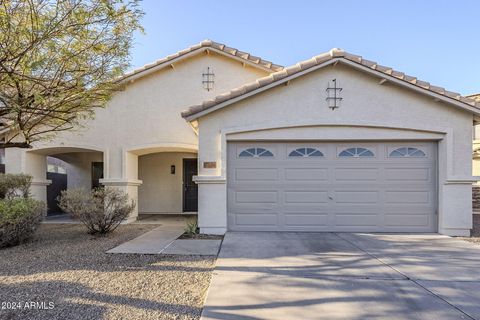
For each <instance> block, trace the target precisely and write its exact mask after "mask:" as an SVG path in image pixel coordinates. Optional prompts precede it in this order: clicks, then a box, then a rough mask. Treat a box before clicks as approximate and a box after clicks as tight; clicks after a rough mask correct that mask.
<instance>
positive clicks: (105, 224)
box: [58, 188, 135, 234]
mask: <svg viewBox="0 0 480 320" xmlns="http://www.w3.org/2000/svg"><path fill="white" fill-rule="evenodd" d="M58 203H59V207H60V208H61V209H62V210H63V211H64V212H67V213H69V214H70V215H72V217H73V218H75V219H78V220H80V221H81V222H82V223H83V224H84V225H85V226H86V227H87V228H88V230H89V233H91V234H94V233H100V234H105V233H108V232H111V231H113V230H115V229H116V228H117V227H118V225H119V224H120V223H121V222H122V221H123V220H124V219H125V218H126V217H128V215H129V214H130V213H132V211H133V210H134V209H135V202H134V201H133V200H131V201H129V200H128V196H127V195H126V194H125V193H123V192H121V191H120V190H118V189H113V188H101V189H95V190H92V191H87V190H83V189H72V190H66V191H62V194H61V196H60V197H59V199H58Z"/></svg>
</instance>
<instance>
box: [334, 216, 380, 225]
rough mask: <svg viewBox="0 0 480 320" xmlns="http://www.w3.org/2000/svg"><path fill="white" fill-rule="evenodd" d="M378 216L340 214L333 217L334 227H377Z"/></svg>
mask: <svg viewBox="0 0 480 320" xmlns="http://www.w3.org/2000/svg"><path fill="white" fill-rule="evenodd" d="M378 221H379V219H378V214H358V213H356V212H354V213H350V214H348V213H341V214H336V215H335V225H336V226H341V227H355V226H363V227H367V226H369V227H377V226H378Z"/></svg>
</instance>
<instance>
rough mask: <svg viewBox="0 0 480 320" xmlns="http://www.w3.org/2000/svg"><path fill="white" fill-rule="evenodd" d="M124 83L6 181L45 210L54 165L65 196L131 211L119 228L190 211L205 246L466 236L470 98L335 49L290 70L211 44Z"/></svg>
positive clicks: (17, 161) (479, 115)
mask: <svg viewBox="0 0 480 320" xmlns="http://www.w3.org/2000/svg"><path fill="white" fill-rule="evenodd" d="M119 81H121V82H122V84H123V90H122V91H120V92H118V93H117V94H115V95H114V97H113V98H112V100H111V101H110V102H109V103H108V104H107V106H106V108H104V109H98V110H97V112H96V116H95V119H93V120H88V121H87V122H86V123H85V126H84V127H83V128H79V129H78V130H75V131H69V132H64V133H61V134H58V135H57V136H56V137H55V138H54V139H53V140H51V141H44V142H42V143H37V144H36V145H35V147H34V148H33V149H29V150H25V149H7V150H6V154H5V165H6V168H5V170H6V172H11V173H16V172H25V173H28V174H31V175H32V176H33V177H34V182H33V190H32V191H33V193H34V195H35V196H36V197H37V198H40V199H47V196H48V194H47V193H48V192H47V186H48V185H49V184H50V181H49V180H48V179H47V175H46V172H47V158H49V157H53V158H56V159H60V160H62V161H63V162H64V163H65V168H66V169H65V171H66V173H67V176H68V181H67V182H66V185H67V188H73V187H84V188H91V187H94V186H98V185H105V186H112V187H116V188H119V189H121V190H124V191H125V192H127V193H128V194H129V196H130V197H131V198H132V199H135V200H136V202H137V208H136V210H135V212H134V213H133V214H132V215H131V216H130V217H129V219H128V221H133V220H135V219H137V216H138V214H146V213H149V214H163V213H183V212H198V219H199V227H200V230H201V232H203V233H213V234H223V233H224V232H225V231H227V230H235V231H259V232H262V231H305V232H319V231H320V232H321V231H342V232H343V231H346V232H349V231H352V232H363V231H365V232H439V233H441V234H447V235H455V236H464V235H468V234H469V231H470V229H471V227H472V182H474V178H473V176H472V135H473V126H474V124H475V123H476V122H477V121H478V120H479V119H480V102H479V101H475V100H474V99H473V98H471V97H470V98H467V97H463V96H461V95H460V94H457V93H453V92H449V91H447V90H445V89H443V88H440V87H436V86H433V85H430V84H429V83H428V82H424V81H421V80H418V79H416V78H414V77H412V76H408V75H406V74H404V73H402V72H399V71H395V70H393V69H392V68H389V67H385V66H382V65H380V64H377V63H376V62H373V61H369V60H366V59H363V58H362V57H360V56H356V55H353V54H350V53H347V52H345V51H343V50H340V49H332V50H331V51H329V52H326V53H324V54H321V55H318V56H316V57H313V58H311V59H309V60H305V61H301V62H299V63H297V64H295V65H293V66H290V67H286V68H285V67H282V66H280V65H276V64H274V63H271V62H269V61H266V60H263V59H261V58H259V57H255V56H252V55H251V54H249V53H246V52H242V51H239V50H237V49H234V48H230V47H227V46H226V45H223V44H220V43H216V42H213V41H210V40H206V41H203V42H201V43H200V44H197V45H195V46H192V47H190V48H187V49H185V50H182V51H180V52H178V53H176V54H173V55H170V56H168V57H166V58H163V59H161V60H158V61H156V62H154V63H152V64H149V65H145V66H144V67H142V68H140V69H137V70H134V71H133V72H130V73H127V74H125V75H124V76H123V77H122V78H121V79H119ZM62 170H63V169H62ZM50 198H52V197H51V195H50Z"/></svg>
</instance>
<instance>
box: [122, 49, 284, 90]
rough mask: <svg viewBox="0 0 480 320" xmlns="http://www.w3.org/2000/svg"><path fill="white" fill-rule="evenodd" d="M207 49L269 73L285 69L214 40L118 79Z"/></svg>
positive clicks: (165, 64) (166, 64)
mask: <svg viewBox="0 0 480 320" xmlns="http://www.w3.org/2000/svg"><path fill="white" fill-rule="evenodd" d="M207 49H212V50H213V51H217V52H219V53H223V54H225V55H226V56H230V57H233V58H237V59H239V60H243V61H245V62H247V63H250V64H252V65H254V66H257V67H259V68H261V69H264V70H266V71H269V72H276V71H280V70H282V69H283V66H281V65H278V64H274V63H272V62H270V61H267V60H263V59H262V58H260V57H256V56H253V55H251V54H250V53H248V52H243V51H240V50H238V49H235V48H231V47H227V46H226V45H224V44H223V43H218V42H214V41H212V40H204V41H202V42H200V43H198V44H196V45H193V46H191V47H189V48H186V49H183V50H181V51H178V52H177V53H174V54H171V55H169V56H166V57H165V58H162V59H160V60H157V61H155V62H152V63H149V64H146V65H144V66H142V67H140V68H138V69H135V70H132V71H130V72H127V73H125V74H124V75H122V76H121V77H119V78H118V80H117V81H122V80H125V79H127V78H130V77H132V76H134V75H138V74H140V73H143V72H145V71H148V70H151V69H153V68H155V69H157V68H158V67H161V66H162V65H163V66H168V65H169V64H170V63H171V62H172V61H173V60H176V59H178V58H181V57H183V56H185V55H187V54H189V53H192V52H194V51H197V50H207Z"/></svg>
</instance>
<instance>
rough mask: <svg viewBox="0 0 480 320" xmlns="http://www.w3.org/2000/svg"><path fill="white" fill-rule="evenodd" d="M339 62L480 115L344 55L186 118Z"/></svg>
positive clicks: (474, 110)
mask: <svg viewBox="0 0 480 320" xmlns="http://www.w3.org/2000/svg"><path fill="white" fill-rule="evenodd" d="M338 62H340V63H345V64H347V65H349V66H351V67H353V68H355V69H357V70H361V71H365V72H367V73H370V74H372V75H374V76H376V77H378V78H386V79H388V81H389V82H392V83H395V84H397V85H399V86H402V87H405V88H408V89H413V90H414V91H417V92H419V93H422V94H425V95H428V96H430V97H432V98H433V99H438V100H440V101H443V102H446V103H448V104H452V105H455V106H456V107H459V108H461V109H463V110H466V111H469V112H471V113H473V114H475V115H476V116H480V110H478V109H477V108H475V107H473V106H469V105H468V104H466V103H463V102H460V101H457V100H455V99H452V98H449V97H446V96H444V95H441V94H438V93H435V92H432V91H430V90H428V89H424V88H421V87H418V86H416V85H414V84H411V83H408V82H406V81H404V80H401V79H397V78H395V77H394V76H391V75H388V74H385V73H383V72H380V71H377V70H373V69H371V68H368V67H366V66H364V65H361V64H359V63H356V62H353V61H350V60H348V59H346V58H344V57H337V58H333V59H331V60H328V61H326V62H324V63H321V64H319V65H316V66H314V67H311V68H309V69H306V70H303V71H301V72H297V73H295V74H293V75H291V76H288V77H285V78H283V79H281V80H278V81H275V82H273V83H271V84H268V85H266V86H264V87H261V88H258V89H256V90H253V91H251V92H249V93H247V94H244V95H241V96H238V97H236V98H233V99H230V100H227V101H224V102H222V103H220V104H218V105H216V106H214V107H212V108H208V109H206V110H203V111H200V112H199V113H196V114H193V115H191V116H188V117H186V118H185V120H187V121H192V120H195V119H198V118H200V117H202V116H204V115H207V114H209V113H211V112H214V111H216V110H218V109H221V108H224V107H226V106H228V105H230V104H232V103H235V102H238V101H241V100H243V99H246V98H248V97H250V96H253V95H256V94H258V93H260V92H263V91H265V90H268V89H270V88H273V87H276V86H278V85H281V84H283V83H285V82H287V81H290V80H293V79H296V78H298V77H300V76H303V75H305V74H307V73H310V72H313V71H315V70H318V69H321V68H323V67H326V66H328V65H330V64H335V63H338Z"/></svg>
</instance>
